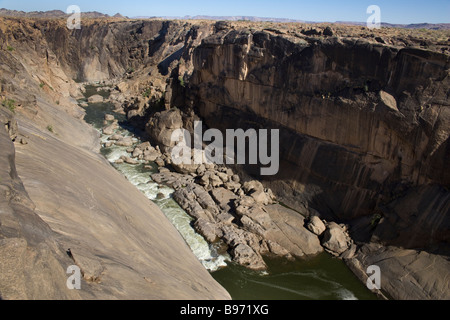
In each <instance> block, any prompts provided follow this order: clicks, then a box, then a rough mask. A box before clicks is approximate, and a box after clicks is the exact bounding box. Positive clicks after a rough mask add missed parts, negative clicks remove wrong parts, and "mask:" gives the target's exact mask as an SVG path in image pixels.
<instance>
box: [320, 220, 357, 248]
mask: <svg viewBox="0 0 450 320" xmlns="http://www.w3.org/2000/svg"><path fill="white" fill-rule="evenodd" d="M322 245H323V247H324V248H326V249H328V250H329V251H330V252H331V253H332V254H334V255H340V254H342V253H344V252H345V251H347V249H348V248H349V246H350V245H351V240H350V237H349V236H348V234H347V233H346V232H345V230H344V228H342V227H341V226H340V225H338V224H337V223H334V222H330V223H329V224H328V226H327V229H326V230H325V233H324V235H323V239H322Z"/></svg>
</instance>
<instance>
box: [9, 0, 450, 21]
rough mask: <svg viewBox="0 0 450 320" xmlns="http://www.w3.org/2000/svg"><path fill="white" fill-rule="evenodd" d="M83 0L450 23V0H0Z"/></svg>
mask: <svg viewBox="0 0 450 320" xmlns="http://www.w3.org/2000/svg"><path fill="white" fill-rule="evenodd" d="M70 5H78V6H79V7H80V8H81V11H82V12H86V11H98V12H102V13H106V14H109V15H114V14H116V13H118V12H119V13H121V14H123V15H125V16H128V17H136V16H177V17H184V16H186V15H190V16H195V15H209V16H256V17H271V18H289V19H297V20H305V21H317V22H335V21H354V22H366V21H367V19H368V18H369V16H370V14H367V7H368V6H370V5H378V6H379V7H380V9H381V20H382V22H388V23H400V24H409V23H423V22H428V23H450V0H427V1H424V0H390V1H389V0H369V1H367V0H278V1H275V0H259V1H246V0H228V1H227V0H222V1H215V0H170V1H163V0H157V1H154V0H128V1H123V0H122V1H116V0H96V1H93V0H70V1H66V0H59V1H56V0H38V1H36V0H0V8H6V9H11V10H21V11H47V10H53V9H58V10H62V11H66V9H67V7H68V6H70Z"/></svg>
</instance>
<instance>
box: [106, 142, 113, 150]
mask: <svg viewBox="0 0 450 320" xmlns="http://www.w3.org/2000/svg"><path fill="white" fill-rule="evenodd" d="M113 145H114V141H107V142H106V143H105V148H110V147H112V146H113Z"/></svg>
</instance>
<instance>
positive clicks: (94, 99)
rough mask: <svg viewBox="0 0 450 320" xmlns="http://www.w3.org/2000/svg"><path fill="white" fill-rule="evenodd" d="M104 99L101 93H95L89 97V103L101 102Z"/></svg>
mask: <svg viewBox="0 0 450 320" xmlns="http://www.w3.org/2000/svg"><path fill="white" fill-rule="evenodd" d="M103 101H104V99H103V97H102V96H101V95H99V94H96V95H93V96H91V97H89V99H88V102H89V103H101V102H103Z"/></svg>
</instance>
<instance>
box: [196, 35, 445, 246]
mask: <svg viewBox="0 0 450 320" xmlns="http://www.w3.org/2000/svg"><path fill="white" fill-rule="evenodd" d="M192 59H193V64H194V72H193V75H192V78H191V80H190V88H191V89H192V90H191V92H190V94H191V99H192V101H193V105H194V106H196V107H197V108H198V112H199V114H200V115H201V117H203V118H204V119H205V122H206V123H207V125H208V126H210V127H213V128H220V129H221V130H225V129H227V128H230V129H231V128H234V129H236V128H244V129H247V128H269V129H280V135H281V138H280V158H281V166H280V171H279V173H278V174H277V175H275V176H273V177H260V178H261V179H263V180H265V182H266V185H269V186H271V188H272V189H273V190H274V191H275V192H276V193H277V194H278V195H279V196H280V197H282V199H283V200H282V201H283V202H285V203H286V204H289V205H291V206H293V207H299V206H302V205H303V206H305V203H307V204H309V206H311V207H314V208H315V209H316V210H318V211H319V212H320V213H321V214H322V215H323V216H324V217H327V218H332V219H336V220H339V221H350V220H354V219H356V218H359V217H362V216H367V215H373V214H374V213H375V212H376V211H377V210H380V209H381V208H384V209H383V210H382V211H383V215H384V216H385V218H386V219H385V220H384V221H383V223H385V224H387V223H388V221H390V222H391V226H390V227H391V228H390V229H393V230H389V231H386V232H385V234H384V235H385V236H386V237H384V238H383V237H380V238H383V239H384V240H386V241H389V242H390V243H395V244H400V243H402V244H405V241H402V240H401V239H400V238H403V240H405V239H404V238H405V237H409V236H411V234H415V231H417V230H416V229H421V232H420V235H419V234H415V236H414V237H413V239H408V240H407V241H406V245H407V246H411V247H414V246H418V245H419V246H420V245H428V244H430V243H435V242H440V241H448V240H449V239H448V230H449V227H450V224H449V219H448V214H449V210H450V207H449V202H448V197H449V195H448V191H446V189H445V188H448V187H449V185H450V176H449V171H448V165H449V158H450V142H449V132H450V121H449V120H450V108H449V105H450V102H449V99H448V98H449V94H450V91H449V87H450V79H449V77H448V74H449V68H450V59H449V56H448V55H445V54H441V53H437V52H432V51H429V50H423V49H419V48H401V47H398V46H392V45H386V44H381V43H377V42H376V41H369V40H366V39H358V38H353V37H348V38H344V37H331V36H330V37H326V36H325V37H320V38H319V37H305V36H299V35H295V34H291V33H285V34H280V32H278V33H275V32H272V31H268V30H262V31H254V32H250V31H248V30H235V29H232V28H229V29H225V30H221V31H220V32H217V33H215V34H214V35H211V36H209V37H207V38H205V39H203V41H202V44H201V45H200V46H198V47H197V48H196V49H195V50H194V53H193V58H192ZM246 169H247V172H249V173H251V174H253V175H257V174H258V171H256V170H253V169H255V168H251V167H248V168H246ZM412 190H413V191H412ZM433 190H434V191H433ZM437 190H440V191H437ZM436 191H437V192H436ZM411 192H412V193H413V194H414V197H415V198H416V199H417V202H418V203H422V204H421V205H420V207H421V209H415V210H414V212H415V213H414V214H412V212H411V211H408V212H406V211H407V210H409V209H406V206H401V205H397V206H394V205H390V204H392V201H394V200H395V199H398V198H400V197H406V198H407V197H412V196H411ZM430 194H433V197H431V198H430ZM399 201H400V200H399ZM431 203H433V205H431ZM306 206H307V205H306ZM386 206H387V207H388V208H390V209H388V208H386ZM394 207H395V208H394ZM405 215H406V216H407V218H406V217H405ZM394 217H395V218H394ZM399 217H400V218H399ZM399 219H402V220H403V221H402V222H401V223H399V221H398V220H399ZM427 221H433V222H432V223H431V224H432V226H431V224H430V223H428V222H427ZM399 224H401V227H400V226H399ZM409 227H410V228H412V229H413V230H414V231H413V232H411V231H412V230H411V229H410V230H408V228H409ZM404 230H408V231H410V232H409V233H408V234H409V235H405V234H403V233H402V232H403V231H404ZM388 233H389V235H388Z"/></svg>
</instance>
